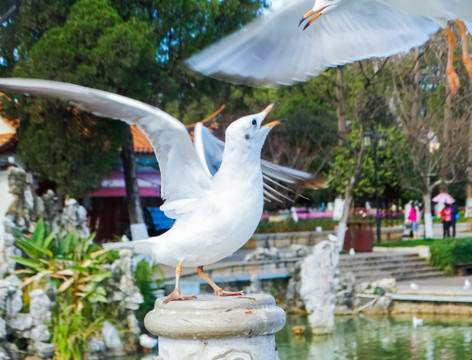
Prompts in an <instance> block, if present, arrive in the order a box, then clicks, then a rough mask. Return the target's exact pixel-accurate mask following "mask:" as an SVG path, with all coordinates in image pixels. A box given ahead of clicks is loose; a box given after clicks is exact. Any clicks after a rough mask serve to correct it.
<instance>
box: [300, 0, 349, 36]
mask: <svg viewBox="0 0 472 360" xmlns="http://www.w3.org/2000/svg"><path fill="white" fill-rule="evenodd" d="M341 1H342V0H315V5H314V6H313V9H311V10H310V11H308V12H307V13H306V14H305V15H303V17H302V18H301V20H300V23H299V24H298V26H300V25H301V24H302V23H303V22H304V21H305V20H307V19H309V18H310V17H311V19H310V20H309V21H308V22H307V23H306V24H305V26H304V27H303V30H305V29H306V28H307V27H308V26H310V25H311V24H312V23H313V21H315V20H316V19H318V18H319V17H320V16H321V15H323V14H326V13H327V12H329V11H330V10H332V9H334V8H335V7H336V6H337V5H338V4H339V3H340V2H341Z"/></svg>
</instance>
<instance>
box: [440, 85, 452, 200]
mask: <svg viewBox="0 0 472 360" xmlns="http://www.w3.org/2000/svg"><path fill="white" fill-rule="evenodd" d="M447 91H449V89H448V90H447ZM451 121H452V95H451V94H450V93H449V94H447V95H446V101H445V103H444V121H443V123H442V137H441V147H442V148H443V149H442V153H443V154H442V158H441V170H440V174H439V177H440V179H441V185H439V192H441V193H447V190H448V189H447V188H448V186H447V176H448V174H449V170H450V168H451V167H450V162H449V160H450V156H449V155H450V154H449V151H450V149H449V147H450V146H449V126H450V123H451Z"/></svg>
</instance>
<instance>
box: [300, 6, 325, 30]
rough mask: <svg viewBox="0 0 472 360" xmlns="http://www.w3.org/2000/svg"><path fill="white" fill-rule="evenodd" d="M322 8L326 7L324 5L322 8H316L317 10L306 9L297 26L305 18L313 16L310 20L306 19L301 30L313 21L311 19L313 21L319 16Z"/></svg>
mask: <svg viewBox="0 0 472 360" xmlns="http://www.w3.org/2000/svg"><path fill="white" fill-rule="evenodd" d="M324 9H326V6H325V7H324V8H322V9H320V10H318V11H313V10H310V11H308V12H307V13H306V14H305V15H303V17H302V18H301V20H300V22H299V23H298V26H300V25H301V24H302V23H303V22H304V21H305V20H306V19H308V18H309V17H311V16H313V17H312V18H311V19H310V21H308V22H307V23H306V25H305V26H304V27H303V30H305V29H306V28H307V27H308V26H310V25H311V24H312V23H313V21H315V20H316V19H318V18H319V17H320V16H321V14H322V12H323V10H324Z"/></svg>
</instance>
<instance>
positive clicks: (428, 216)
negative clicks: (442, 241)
mask: <svg viewBox="0 0 472 360" xmlns="http://www.w3.org/2000/svg"><path fill="white" fill-rule="evenodd" d="M423 204H424V236H425V238H426V239H432V238H433V237H434V233H433V215H432V213H431V191H430V190H429V189H428V192H427V193H424V194H423Z"/></svg>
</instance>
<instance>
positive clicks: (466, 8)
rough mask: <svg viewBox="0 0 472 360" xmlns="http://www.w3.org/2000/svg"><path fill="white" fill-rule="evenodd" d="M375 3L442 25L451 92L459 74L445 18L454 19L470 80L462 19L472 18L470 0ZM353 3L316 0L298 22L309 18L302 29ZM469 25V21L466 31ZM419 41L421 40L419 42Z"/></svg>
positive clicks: (471, 64) (470, 65)
mask: <svg viewBox="0 0 472 360" xmlns="http://www.w3.org/2000/svg"><path fill="white" fill-rule="evenodd" d="M357 2H364V7H365V8H366V11H367V8H368V6H370V4H371V3H372V1H369V0H363V1H357ZM375 2H376V3H378V4H383V5H387V6H390V7H392V8H393V9H401V10H403V11H406V12H408V13H412V14H416V15H420V16H424V17H425V18H428V19H431V20H432V21H434V22H435V23H437V24H438V25H439V26H441V27H442V28H443V29H444V31H445V32H446V35H447V37H448V41H449V52H448V60H447V66H446V74H447V79H448V83H449V87H450V89H451V91H452V93H453V94H457V91H458V88H459V76H458V75H457V73H456V71H455V70H454V65H453V59H454V42H455V35H454V33H453V32H452V31H451V30H450V29H449V28H448V22H449V21H450V20H454V21H455V22H456V23H457V26H458V28H459V33H460V35H461V40H462V50H463V52H462V57H463V59H462V60H463V63H464V66H465V68H466V69H467V72H468V74H469V78H470V79H471V80H472V61H471V59H470V55H469V51H468V43H467V37H466V33H467V27H466V24H465V23H464V22H463V20H464V21H467V22H470V21H472V1H470V0H454V1H444V0H416V1H407V0H376V1H375ZM353 4H354V1H353V0H315V4H314V6H313V9H311V10H310V11H308V12H307V13H306V14H305V15H304V16H303V17H302V19H301V20H300V23H299V26H300V25H301V24H302V23H303V22H304V21H305V20H307V19H308V18H310V17H311V19H310V20H309V21H308V22H307V23H306V25H305V27H304V29H306V28H307V27H308V26H310V25H311V24H312V23H313V22H314V21H315V20H316V19H318V18H319V17H320V16H321V15H323V14H328V13H329V12H334V13H336V12H343V11H344V9H345V8H346V7H347V8H348V7H349V6H352V5H353ZM471 28H472V27H470V23H469V31H470V29H471ZM418 45H420V44H418Z"/></svg>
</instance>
